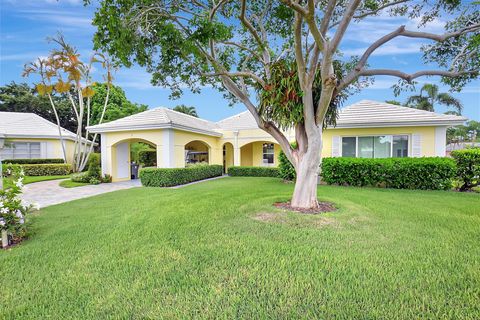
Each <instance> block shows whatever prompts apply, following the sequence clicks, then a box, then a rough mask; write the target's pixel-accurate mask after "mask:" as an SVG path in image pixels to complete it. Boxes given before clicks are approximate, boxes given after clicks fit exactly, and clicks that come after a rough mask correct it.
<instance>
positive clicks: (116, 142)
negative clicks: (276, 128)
mask: <svg viewBox="0 0 480 320" xmlns="http://www.w3.org/2000/svg"><path fill="white" fill-rule="evenodd" d="M465 120H466V119H465V118H463V117H459V116H454V115H445V114H437V113H433V112H427V111H422V110H417V109H412V108H406V107H400V106H396V105H391V104H387V103H381V102H375V101H367V100H364V101H360V102H358V103H355V104H353V105H351V106H348V107H346V108H344V109H342V110H341V112H340V114H339V118H338V120H337V125H336V126H335V127H329V128H327V129H326V130H325V132H324V142H323V150H322V155H323V157H341V156H343V157H369V158H385V157H423V156H445V146H446V129H447V127H449V126H454V125H459V124H462V123H463V122H464V121H465ZM89 129H90V131H91V132H97V133H100V134H101V153H102V160H101V161H102V172H103V174H110V175H111V176H112V177H113V180H114V181H122V180H129V179H130V178H131V170H130V144H131V143H132V142H139V141H140V142H145V143H148V144H150V145H151V146H153V147H154V148H155V149H156V150H157V166H158V167H163V168H180V167H185V165H187V164H189V163H196V162H207V163H209V164H219V165H223V166H224V168H225V171H228V167H230V166H277V165H278V163H277V161H278V160H277V157H278V153H279V152H280V146H279V145H278V144H277V143H276V141H275V139H273V138H272V137H271V136H270V135H269V134H268V133H266V132H264V131H263V130H261V129H259V128H258V126H257V125H256V123H255V120H254V119H253V116H252V115H251V114H250V113H249V112H247V111H246V112H242V113H240V114H237V115H235V116H232V117H229V118H226V119H223V120H221V121H219V122H211V121H207V120H203V119H199V118H195V117H192V116H189V115H185V114H183V113H179V112H176V111H173V110H171V109H167V108H156V109H150V110H147V111H145V112H142V113H139V114H135V115H132V116H129V117H125V118H122V119H119V120H115V121H112V122H109V123H105V124H101V125H96V126H92V127H90V128H89ZM285 134H286V136H287V138H288V139H289V140H291V141H294V139H295V135H294V132H293V131H289V132H286V133H285Z"/></svg>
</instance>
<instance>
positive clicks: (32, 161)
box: [2, 158, 63, 164]
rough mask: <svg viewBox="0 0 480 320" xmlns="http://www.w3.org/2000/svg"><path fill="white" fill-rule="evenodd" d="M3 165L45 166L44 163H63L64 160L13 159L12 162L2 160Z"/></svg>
mask: <svg viewBox="0 0 480 320" xmlns="http://www.w3.org/2000/svg"><path fill="white" fill-rule="evenodd" d="M2 162H3V163H11V164H43V163H63V159H60V158H52V159H11V160H8V159H7V160H2Z"/></svg>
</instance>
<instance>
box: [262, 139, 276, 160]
mask: <svg viewBox="0 0 480 320" xmlns="http://www.w3.org/2000/svg"><path fill="white" fill-rule="evenodd" d="M274 159H275V151H274V148H273V143H264V144H263V164H273V162H274Z"/></svg>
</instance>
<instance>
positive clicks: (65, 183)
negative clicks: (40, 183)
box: [59, 180, 89, 188]
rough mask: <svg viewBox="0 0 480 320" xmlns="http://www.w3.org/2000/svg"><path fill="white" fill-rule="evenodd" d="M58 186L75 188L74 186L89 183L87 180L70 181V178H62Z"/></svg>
mask: <svg viewBox="0 0 480 320" xmlns="http://www.w3.org/2000/svg"><path fill="white" fill-rule="evenodd" d="M59 185H60V187H64V188H76V187H82V186H86V185H89V183H87V182H75V181H72V180H64V181H62V182H60V184H59Z"/></svg>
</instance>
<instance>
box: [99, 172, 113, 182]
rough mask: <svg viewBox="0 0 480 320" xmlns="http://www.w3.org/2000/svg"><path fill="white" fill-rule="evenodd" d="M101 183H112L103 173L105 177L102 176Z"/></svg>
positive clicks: (109, 177)
mask: <svg viewBox="0 0 480 320" xmlns="http://www.w3.org/2000/svg"><path fill="white" fill-rule="evenodd" d="M101 181H102V182H103V183H111V182H112V176H111V175H109V174H106V173H105V175H104V176H103V178H102V180H101Z"/></svg>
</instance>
